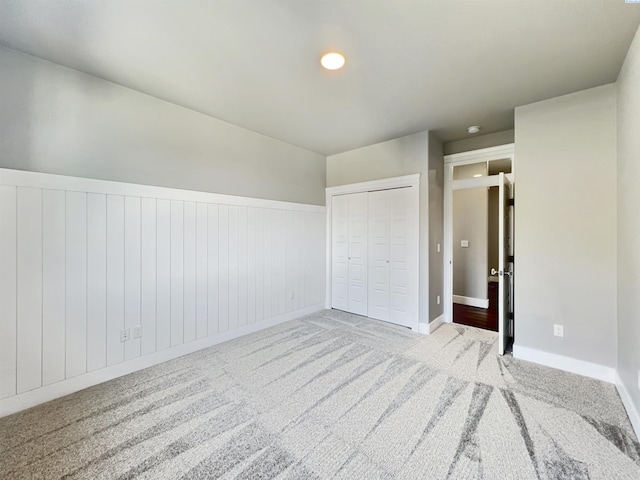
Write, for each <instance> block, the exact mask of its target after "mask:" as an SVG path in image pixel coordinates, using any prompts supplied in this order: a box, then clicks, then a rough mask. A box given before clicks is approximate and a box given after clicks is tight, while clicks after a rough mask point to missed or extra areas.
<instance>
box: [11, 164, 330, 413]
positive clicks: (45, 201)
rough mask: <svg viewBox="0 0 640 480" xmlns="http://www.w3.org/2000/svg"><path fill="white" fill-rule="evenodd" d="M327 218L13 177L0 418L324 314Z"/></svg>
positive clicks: (274, 206)
mask: <svg viewBox="0 0 640 480" xmlns="http://www.w3.org/2000/svg"><path fill="white" fill-rule="evenodd" d="M7 172H10V173H7ZM7 181H11V182H14V181H15V184H9V185H7ZM221 199H222V200H223V201H221V202H220V201H219V200H221ZM323 212H324V208H323V207H313V206H309V205H296V204H287V203H284V202H271V201H262V200H255V199H242V198H235V197H228V196H219V195H216V194H207V193H202V192H188V191H180V190H171V189H163V188H159V187H147V186H136V185H127V184H118V183H116V182H103V181H97V180H88V179H79V178H71V177H63V176H58V175H47V174H35V173H32V172H13V171H7V170H5V169H0V226H1V228H0V271H1V272H2V275H0V328H1V334H0V361H1V364H0V412H3V411H4V412H6V411H7V410H6V408H5V407H6V406H7V405H9V409H15V408H16V406H17V407H18V409H20V408H24V407H20V405H24V406H27V405H30V403H29V402H31V401H33V400H29V399H36V398H44V399H46V398H49V397H47V395H49V396H50V395H52V392H68V391H73V390H74V389H77V388H79V386H81V385H84V386H87V385H91V384H93V383H92V382H97V381H99V380H96V379H105V378H107V377H109V378H111V377H110V376H112V375H114V373H113V372H121V373H122V372H125V371H130V367H128V366H129V365H131V366H135V365H143V364H144V365H147V364H153V363H157V362H158V361H160V360H159V359H161V358H164V359H166V358H174V357H175V356H177V355H178V354H179V352H186V351H187V350H185V348H186V349H189V348H192V349H198V348H203V347H204V346H207V345H213V344H215V343H218V342H220V341H223V340H224V339H230V338H234V337H236V336H238V335H241V334H243V333H248V332H250V331H254V330H256V329H260V328H263V326H268V325H271V324H275V323H279V322H281V321H283V320H284V319H288V318H294V316H295V315H296V312H300V313H301V314H302V313H303V312H307V311H312V310H315V309H317V308H318V304H320V303H321V302H322V300H323V299H324V281H323V279H324V235H323V234H324V217H325V215H324V213H323ZM315 288H319V291H318V292H317V294H315V295H313V296H312V295H311V294H310V293H308V292H310V291H312V290H313V289H315ZM291 292H294V294H295V295H294V298H293V299H292V298H290V297H291ZM315 298H318V299H319V300H318V302H317V303H316V304H315V305H309V304H306V302H307V301H308V302H311V301H312V300H313V299H315ZM285 312H286V313H285ZM258 322H261V325H258ZM138 325H141V326H142V338H141V339H133V328H134V327H136V326H138ZM125 328H128V329H129V333H130V336H131V338H130V339H129V340H128V341H126V342H120V333H121V331H122V330H123V329H125ZM172 343H173V345H172ZM189 345H193V347H189ZM160 350H163V351H160ZM188 351H192V350H188ZM193 351H194V350H193ZM149 362H150V363H149ZM131 368H133V369H135V367H131ZM101 372H111V373H104V374H103V373H101ZM116 375H117V373H116ZM41 386H42V388H39V387H41ZM34 392H44V393H43V394H42V395H40V394H38V393H35V394H34ZM47 392H48V393H47ZM17 394H20V395H19V396H18V397H16V395H17ZM32 394H33V395H32ZM26 396H28V398H27V397H26ZM12 397H14V398H12ZM23 398H24V399H26V403H24V402H22V401H21V399H23ZM14 400H15V401H14ZM0 414H1V413H0Z"/></svg>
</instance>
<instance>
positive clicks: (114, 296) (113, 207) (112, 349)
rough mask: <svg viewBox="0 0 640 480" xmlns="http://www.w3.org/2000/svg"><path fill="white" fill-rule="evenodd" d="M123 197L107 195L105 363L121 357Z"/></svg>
mask: <svg viewBox="0 0 640 480" xmlns="http://www.w3.org/2000/svg"><path fill="white" fill-rule="evenodd" d="M123 329H124V197H122V196H120V195H108V196H107V365H114V364H116V363H119V362H122V361H123V360H124V343H122V342H120V331H121V330H123Z"/></svg>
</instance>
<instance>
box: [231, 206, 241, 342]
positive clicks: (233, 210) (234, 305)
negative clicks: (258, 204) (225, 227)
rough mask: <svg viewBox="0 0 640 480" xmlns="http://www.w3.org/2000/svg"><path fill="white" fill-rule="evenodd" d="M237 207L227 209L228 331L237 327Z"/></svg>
mask: <svg viewBox="0 0 640 480" xmlns="http://www.w3.org/2000/svg"><path fill="white" fill-rule="evenodd" d="M238 254H239V250H238V207H237V206H236V205H231V206H230V207H229V330H233V329H234V328H237V327H238Z"/></svg>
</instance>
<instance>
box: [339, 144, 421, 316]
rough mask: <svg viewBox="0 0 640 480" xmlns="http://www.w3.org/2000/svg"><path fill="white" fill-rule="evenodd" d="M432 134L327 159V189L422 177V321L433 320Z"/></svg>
mask: <svg viewBox="0 0 640 480" xmlns="http://www.w3.org/2000/svg"><path fill="white" fill-rule="evenodd" d="M428 156H429V132H420V133H415V134H413V135H407V136H406V137H401V138H396V139H394V140H389V141H387V142H382V143H378V144H375V145H370V146H368V147H363V148H358V149H356V150H351V151H349V152H344V153H339V154H337V155H330V156H329V157H327V187H335V186H337V185H348V184H350V183H358V182H367V181H371V180H380V179H382V178H391V177H399V176H402V175H411V174H415V173H419V174H420V188H419V191H420V268H419V276H420V287H419V288H420V290H419V291H420V294H419V296H420V299H419V301H420V315H419V317H420V322H421V323H428V321H429V253H428V252H429V180H428V179H429V163H428V160H429V159H428Z"/></svg>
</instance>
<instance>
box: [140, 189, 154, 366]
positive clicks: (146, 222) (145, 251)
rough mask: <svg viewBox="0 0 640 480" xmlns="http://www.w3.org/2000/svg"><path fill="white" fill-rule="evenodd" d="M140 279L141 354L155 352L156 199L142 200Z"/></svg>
mask: <svg viewBox="0 0 640 480" xmlns="http://www.w3.org/2000/svg"><path fill="white" fill-rule="evenodd" d="M141 226H142V230H141V245H142V249H141V257H140V279H141V300H140V317H141V325H142V340H141V346H140V349H141V354H142V355H148V354H149V353H152V352H155V351H156V246H157V238H156V199H155V198H143V199H142V221H141Z"/></svg>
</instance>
